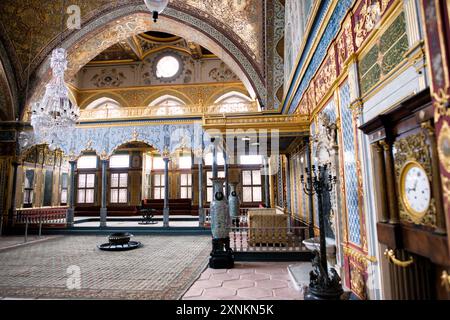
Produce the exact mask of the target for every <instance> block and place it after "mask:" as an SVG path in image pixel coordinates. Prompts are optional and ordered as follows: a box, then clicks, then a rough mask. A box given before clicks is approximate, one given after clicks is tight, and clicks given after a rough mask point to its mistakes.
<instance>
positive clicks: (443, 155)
mask: <svg viewBox="0 0 450 320" xmlns="http://www.w3.org/2000/svg"><path fill="white" fill-rule="evenodd" d="M437 149H438V154H439V160H440V162H441V163H442V165H443V167H444V169H445V171H447V172H450V126H449V124H448V122H447V121H444V122H443V124H442V127H441V131H440V133H439V138H438V146H437Z"/></svg>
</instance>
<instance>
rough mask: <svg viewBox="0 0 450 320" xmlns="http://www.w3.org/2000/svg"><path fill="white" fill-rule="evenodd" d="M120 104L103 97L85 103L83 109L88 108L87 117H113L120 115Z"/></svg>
mask: <svg viewBox="0 0 450 320" xmlns="http://www.w3.org/2000/svg"><path fill="white" fill-rule="evenodd" d="M121 108H122V106H121V105H120V103H119V102H117V101H116V100H114V99H111V98H107V97H103V98H100V99H97V100H95V101H92V102H91V103H90V104H88V105H87V107H86V108H85V110H88V113H89V115H88V117H89V118H94V119H95V118H98V119H100V118H114V117H120V109H121Z"/></svg>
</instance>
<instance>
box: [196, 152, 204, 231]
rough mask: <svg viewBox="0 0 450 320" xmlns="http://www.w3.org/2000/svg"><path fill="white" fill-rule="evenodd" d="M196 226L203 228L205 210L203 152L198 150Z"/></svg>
mask: <svg viewBox="0 0 450 320" xmlns="http://www.w3.org/2000/svg"><path fill="white" fill-rule="evenodd" d="M197 159H198V161H199V162H198V226H199V227H204V226H205V210H204V209H203V150H198V152H197Z"/></svg>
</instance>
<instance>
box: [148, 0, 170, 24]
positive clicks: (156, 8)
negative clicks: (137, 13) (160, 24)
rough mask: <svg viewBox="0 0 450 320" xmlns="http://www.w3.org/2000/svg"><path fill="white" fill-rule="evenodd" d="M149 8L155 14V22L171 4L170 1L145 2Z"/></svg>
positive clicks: (149, 0) (152, 0) (155, 0)
mask: <svg viewBox="0 0 450 320" xmlns="http://www.w3.org/2000/svg"><path fill="white" fill-rule="evenodd" d="M144 2H145V5H146V6H147V8H148V9H149V10H150V11H151V12H153V21H155V22H156V21H157V20H158V15H159V14H160V13H161V12H163V11H164V9H165V8H166V7H167V5H168V4H169V0H144Z"/></svg>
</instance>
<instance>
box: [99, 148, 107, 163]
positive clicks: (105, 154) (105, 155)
mask: <svg viewBox="0 0 450 320" xmlns="http://www.w3.org/2000/svg"><path fill="white" fill-rule="evenodd" d="M100 160H101V161H108V160H109V155H108V153H106V150H103V151H102V153H101V154H100Z"/></svg>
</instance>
